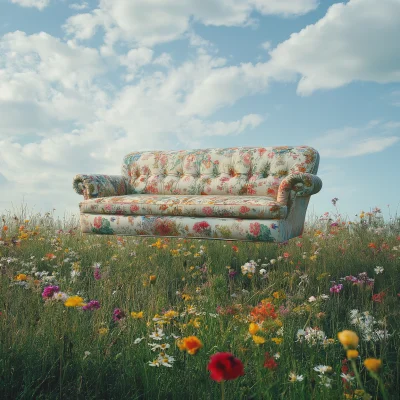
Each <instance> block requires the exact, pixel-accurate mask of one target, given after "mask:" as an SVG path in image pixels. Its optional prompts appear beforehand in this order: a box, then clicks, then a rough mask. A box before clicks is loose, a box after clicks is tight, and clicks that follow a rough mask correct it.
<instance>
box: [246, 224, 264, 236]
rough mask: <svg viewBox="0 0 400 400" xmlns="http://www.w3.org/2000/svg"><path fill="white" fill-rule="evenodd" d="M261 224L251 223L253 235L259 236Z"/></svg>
mask: <svg viewBox="0 0 400 400" xmlns="http://www.w3.org/2000/svg"><path fill="white" fill-rule="evenodd" d="M260 229H261V225H260V224H259V223H258V222H253V223H251V224H250V229H249V230H250V233H251V234H252V235H253V236H258V235H259V234H260Z"/></svg>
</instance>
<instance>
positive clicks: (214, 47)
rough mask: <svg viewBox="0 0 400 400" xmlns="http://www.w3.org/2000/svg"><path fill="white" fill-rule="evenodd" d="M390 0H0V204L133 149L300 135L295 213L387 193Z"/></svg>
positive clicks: (395, 140)
mask: <svg viewBox="0 0 400 400" xmlns="http://www.w3.org/2000/svg"><path fill="white" fill-rule="evenodd" d="M399 20H400V0H350V1H345V2H337V1H317V0H219V1H211V0H204V1H202V2H199V1H195V0H146V1H144V0H102V1H76V2H74V1H67V0H0V190H1V192H2V193H4V194H5V196H4V195H2V196H1V199H0V212H1V213H3V212H5V211H7V210H12V209H13V208H14V209H15V208H18V207H19V205H20V204H21V203H22V201H24V202H25V203H27V205H28V208H31V209H33V210H35V211H40V212H46V211H51V210H52V209H53V208H55V209H56V211H55V214H56V215H60V216H62V215H63V214H64V212H67V213H77V212H78V202H79V201H81V197H80V196H78V195H77V194H75V192H73V190H72V188H71V182H72V177H73V176H74V175H75V174H77V173H106V174H118V173H119V171H120V164H121V160H122V157H123V155H124V154H126V153H128V152H130V151H134V150H145V149H185V148H204V147H230V146H274V145H311V146H313V147H315V148H316V149H317V150H318V151H319V152H320V154H321V162H320V168H319V172H318V175H319V176H320V177H321V179H322V181H323V183H324V187H323V189H322V191H321V192H320V193H319V194H318V195H315V196H313V197H312V199H311V202H310V206H309V211H310V212H314V213H315V214H316V215H322V214H323V213H324V212H325V211H334V209H333V207H332V205H331V199H332V198H334V197H338V198H339V202H338V204H337V205H338V208H339V210H340V211H341V213H342V214H343V216H346V215H347V216H348V217H349V218H351V219H352V218H353V217H354V215H355V214H358V213H359V212H360V211H361V210H364V211H369V210H370V209H372V208H374V207H376V206H377V207H380V208H381V209H382V212H383V214H384V216H385V218H388V217H389V212H388V211H389V208H388V205H390V212H391V213H392V215H393V214H395V212H396V210H397V208H398V206H399V201H400V189H399V188H398V186H397V185H396V182H397V181H398V178H397V171H398V169H399V162H398V154H399V152H400V144H399V143H400V141H399V138H400V117H399V115H400V112H399V111H400V85H399V82H400V44H399V42H398V40H397V39H396V38H397V37H400V26H399V24H398V21H399Z"/></svg>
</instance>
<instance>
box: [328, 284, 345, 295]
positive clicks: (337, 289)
mask: <svg viewBox="0 0 400 400" xmlns="http://www.w3.org/2000/svg"><path fill="white" fill-rule="evenodd" d="M342 289H343V285H342V284H341V283H339V284H338V285H333V286H332V287H331V288H330V289H329V291H330V292H331V293H340V292H341V291H342Z"/></svg>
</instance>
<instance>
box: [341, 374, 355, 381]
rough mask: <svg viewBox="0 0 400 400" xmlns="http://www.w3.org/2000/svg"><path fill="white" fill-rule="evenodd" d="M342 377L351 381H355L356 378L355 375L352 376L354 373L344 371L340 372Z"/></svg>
mask: <svg viewBox="0 0 400 400" xmlns="http://www.w3.org/2000/svg"><path fill="white" fill-rule="evenodd" d="M340 377H341V378H342V379H344V380H345V381H346V382H351V381H354V379H355V377H354V376H352V375H350V374H345V373H343V372H342V373H341V374H340Z"/></svg>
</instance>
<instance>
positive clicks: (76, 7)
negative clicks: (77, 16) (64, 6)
mask: <svg viewBox="0 0 400 400" xmlns="http://www.w3.org/2000/svg"><path fill="white" fill-rule="evenodd" d="M68 7H69V8H72V9H73V10H77V11H80V10H85V9H86V8H89V4H88V3H87V2H86V1H84V2H82V3H72V4H70V5H69V6H68Z"/></svg>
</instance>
